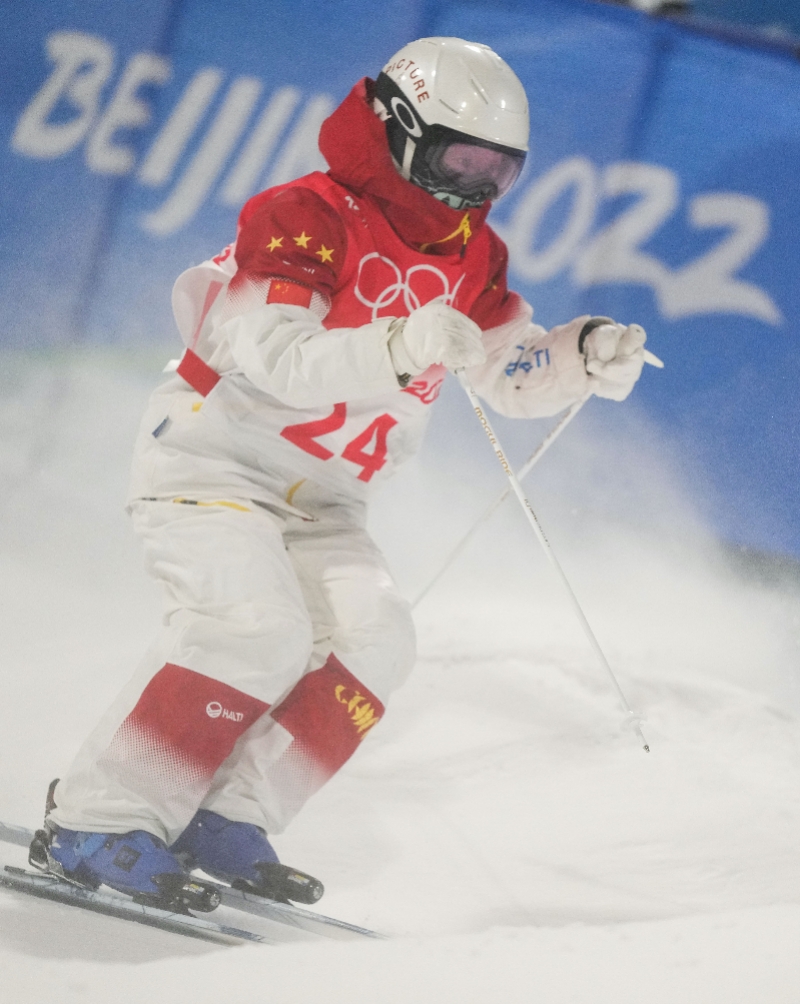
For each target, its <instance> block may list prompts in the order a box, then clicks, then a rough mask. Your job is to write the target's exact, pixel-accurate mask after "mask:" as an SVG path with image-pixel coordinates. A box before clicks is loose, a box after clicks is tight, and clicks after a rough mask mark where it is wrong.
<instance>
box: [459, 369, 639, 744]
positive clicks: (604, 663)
mask: <svg viewBox="0 0 800 1004" xmlns="http://www.w3.org/2000/svg"><path fill="white" fill-rule="evenodd" d="M456 376H457V377H458V379H459V382H460V383H461V386H462V387H463V388H464V391H465V392H466V394H467V397H468V398H469V400H470V403H471V404H472V407H473V409H474V411H475V414H476V415H477V416H478V421H479V422H480V423H481V425H482V426H483V431H484V432H485V433H486V435H487V437H488V439H489V442H490V443H491V444H492V448H493V449H494V452H495V454H496V456H497V459H498V460H499V461H500V464H501V466H502V468H503V470H504V471H505V472H506V475H507V476H508V480H509V481H510V482H511V490H512V491H513V492H514V494H515V495H516V496H517V499H518V500H519V503H520V505H521V506H522V508H523V511H524V512H525V515H526V517H527V519H528V522H529V523H530V525H531V527H532V528H533V532H534V534H535V535H536V539H537V540H538V541H539V543H540V544H541V545H542V548H543V550H544V553H545V555H546V556H547V560H548V561H549V562H550V564H551V565H552V566H553V569H554V570H555V572H556V574H557V575H558V578H559V579H560V580H561V584H562V586H563V587H564V590H565V592H566V594H567V597H568V599H569V601H570V604H571V606H572V609H573V611H574V612H575V615H576V617H577V618H578V621H579V623H580V625H581V627H582V629H583V633H584V634H585V635H586V638H587V640H588V642H589V644H590V646H591V648H592V650H593V652H594V654H595V656H596V657H597V660H598V662H599V663H600V666H601V667H602V668H603V669H604V670H605V672H606V673H607V674H608V677H609V679H610V680H611V683H612V684H613V686H614V689H615V690H616V692H617V696H618V697H619V700H620V703H621V705H622V707H623V710H624V711H625V714H626V716H627V720H628V722H629V723H630V724H631V725H632V726H633V729H634V731H635V732H636V734H637V735H638V737H639V739H640V740H641V742H642V748H643V749H644V751H645V752H646V753H649V752H650V747H649V746H648V744H647V740H646V739H645V737H644V733H643V732H642V727H641V724H640V720H639V717H638V716H637V715H635V714H634V713H633V711H632V710H631V706H630V705H629V704H628V701H627V699H626V697H625V694H624V693H623V692H622V688H621V687H620V685H619V683H618V682H617V678H616V676H614V671H613V670H612V668H611V666H610V664H609V662H608V659H606V657H605V653H604V652H603V650H602V648H601V647H600V643H599V642H598V640H597V638H595V635H594V631H592V628H591V625H590V624H589V621H588V620H587V619H586V614H584V612H583V609H582V607H581V605H580V603H579V602H578V598H577V597H576V595H575V593H574V592H573V591H572V586H571V585H570V584H569V580H568V579H567V577H566V575H565V574H564V570H563V569H562V568H561V565H560V564H559V562H558V559H557V558H556V556H555V552H554V551H553V548H552V547H551V545H550V541H549V540H548V539H547V537H546V536H545V534H544V530H542V527H541V525H540V523H539V519H538V517H537V516H536V513H535V512H534V511H533V507H532V506H531V504H530V502H529V501H528V499H527V497H526V495H525V493H524V492H523V490H522V486H521V485H520V483H519V481H518V480H517V477H516V476H515V474H514V472H513V471H512V470H511V466H510V464H509V463H508V460H506V455H505V453H504V452H503V448H502V446H501V445H500V442H499V440H498V439H497V436H496V435H495V432H494V429H492V426H491V424H490V423H489V419H488V418H487V417H486V414H485V412H484V410H483V408H482V406H481V403H480V401H479V400H478V395H477V394H476V393H475V391H474V389H473V387H472V384H471V383H470V382H469V379H468V377H467V374H466V373H465V371H464V370H463V369H461V370H457V371H456Z"/></svg>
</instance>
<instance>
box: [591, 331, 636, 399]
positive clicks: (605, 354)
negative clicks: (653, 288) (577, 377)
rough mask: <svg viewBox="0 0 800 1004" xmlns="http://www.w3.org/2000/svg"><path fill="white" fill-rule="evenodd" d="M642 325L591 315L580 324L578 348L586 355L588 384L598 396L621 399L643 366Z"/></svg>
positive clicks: (631, 386)
mask: <svg viewBox="0 0 800 1004" xmlns="http://www.w3.org/2000/svg"><path fill="white" fill-rule="evenodd" d="M646 339H647V335H646V334H645V331H644V328H642V327H641V326H640V325H638V324H629V325H627V326H626V325H624V324H617V322H616V321H612V320H611V318H610V317H593V318H591V320H589V321H587V322H586V324H584V326H583V330H582V331H581V334H580V338H579V340H578V348H579V349H580V350H581V351H582V352H583V355H584V357H585V359H586V372H587V373H589V374H590V378H589V386H590V387H591V389H592V390H593V391H594V393H595V394H596V395H597V396H598V397H606V398H610V399H611V400H612V401H624V400H625V398H626V397H627V396H628V395H629V394H630V392H631V391H632V390H633V385H634V384H635V383H636V381H637V380H638V379H639V376H640V375H641V372H642V367H643V366H644V343H645V341H646Z"/></svg>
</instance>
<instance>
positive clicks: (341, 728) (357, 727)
mask: <svg viewBox="0 0 800 1004" xmlns="http://www.w3.org/2000/svg"><path fill="white" fill-rule="evenodd" d="M384 710H385V709H384V706H383V704H381V702H380V701H379V700H378V698H377V697H376V696H375V695H374V694H372V693H370V691H369V690H367V688H366V687H365V686H364V685H363V684H361V683H359V681H358V680H357V679H356V678H355V677H354V676H353V674H352V673H350V672H349V671H348V670H347V669H345V667H344V666H343V665H342V664H341V662H339V660H338V659H337V658H336V656H335V655H333V653H331V655H330V656H329V657H328V661H327V662H326V663H325V665H324V666H323V667H322V669H317V670H314V671H313V672H311V673H307V674H306V675H305V676H304V677H303V678H302V679H301V680H300V681H299V682H298V683H297V685H296V686H295V687H294V689H293V690H292V691H291V692H290V693H289V695H288V697H286V698H285V699H284V700H283V701H281V703H280V704H279V705H277V707H275V708H273V710H272V717H273V718H274V719H275V721H276V722H278V723H279V724H280V725H281V726H283V728H285V729H286V730H287V732H290V733H291V734H292V736H293V737H294V741H295V743H297V744H298V745H299V746H300V747H302V750H303V752H304V753H305V754H306V756H309V757H310V758H311V759H312V760H313V761H314V764H315V766H316V767H317V768H318V770H319V771H320V772H321V773H322V774H324V775H327V776H328V777H330V776H331V775H332V774H334V773H336V771H337V770H338V769H339V768H340V767H341V766H342V765H343V764H344V763H345V762H346V761H347V760H348V759H349V758H350V757H351V756H352V755H353V753H355V751H356V749H357V748H358V744H359V743H360V742H361V740H362V739H363V738H364V736H365V735H366V734H367V733H368V732H369V730H370V729H371V728H372V727H373V726H374V725H377V723H378V722H379V721H380V719H381V716H382V715H383V712H384ZM292 745H294V744H292Z"/></svg>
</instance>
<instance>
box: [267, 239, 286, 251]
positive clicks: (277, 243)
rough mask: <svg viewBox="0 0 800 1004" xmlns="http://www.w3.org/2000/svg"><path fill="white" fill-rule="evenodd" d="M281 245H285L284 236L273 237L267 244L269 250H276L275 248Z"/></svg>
mask: <svg viewBox="0 0 800 1004" xmlns="http://www.w3.org/2000/svg"><path fill="white" fill-rule="evenodd" d="M280 247H283V237H273V238H272V240H271V241H270V242H269V244H267V250H268V251H274V250H275V248H280Z"/></svg>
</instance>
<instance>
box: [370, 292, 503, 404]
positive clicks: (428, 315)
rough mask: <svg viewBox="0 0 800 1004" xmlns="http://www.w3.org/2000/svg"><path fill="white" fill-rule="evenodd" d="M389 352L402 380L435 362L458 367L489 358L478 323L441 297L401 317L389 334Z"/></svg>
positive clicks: (406, 381)
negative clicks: (440, 300) (444, 301)
mask: <svg viewBox="0 0 800 1004" xmlns="http://www.w3.org/2000/svg"><path fill="white" fill-rule="evenodd" d="M389 354H390V355H391V357H392V365H393V366H394V369H395V372H396V373H397V377H398V380H399V381H400V383H401V384H403V382H404V381H405V383H408V380H409V379H410V378H411V377H412V376H416V375H417V374H418V373H422V372H423V371H424V370H426V369H427V368H428V367H429V366H433V365H434V363H440V364H441V365H442V366H446V367H447V368H448V369H449V370H457V369H461V368H462V367H467V366H480V364H481V363H483V362H485V361H486V350H485V349H484V347H483V335H482V332H481V329H480V328H479V327H478V325H477V324H476V323H475V322H474V321H471V320H470V319H469V318H468V317H467V315H466V314H462V313H461V311H460V310H456V309H455V308H454V307H448V306H447V304H446V303H441V302H438V301H433V302H432V303H426V304H425V306H424V307H419V308H418V309H417V310H413V311H412V312H411V313H410V314H409V315H408V317H406V318H399V319H398V321H397V322H396V326H395V327H394V330H393V332H392V334H391V336H390V338H389Z"/></svg>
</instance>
